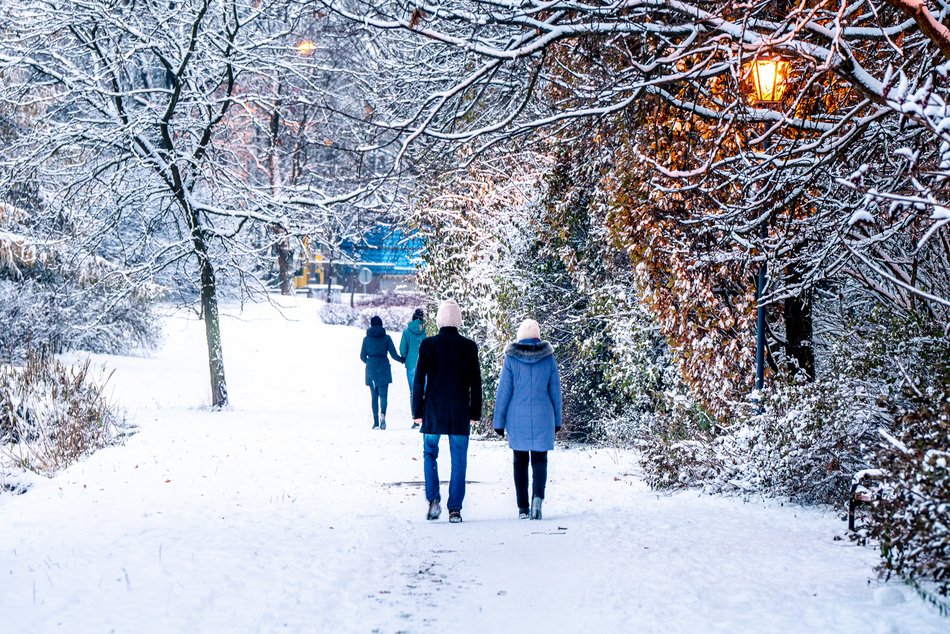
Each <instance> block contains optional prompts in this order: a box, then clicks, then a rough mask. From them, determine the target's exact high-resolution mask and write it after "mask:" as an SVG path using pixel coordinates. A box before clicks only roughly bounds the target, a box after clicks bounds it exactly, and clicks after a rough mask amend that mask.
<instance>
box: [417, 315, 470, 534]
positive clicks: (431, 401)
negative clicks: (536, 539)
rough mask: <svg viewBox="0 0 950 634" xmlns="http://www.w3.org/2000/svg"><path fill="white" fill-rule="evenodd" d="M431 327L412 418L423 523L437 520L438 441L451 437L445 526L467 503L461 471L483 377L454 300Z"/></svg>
mask: <svg viewBox="0 0 950 634" xmlns="http://www.w3.org/2000/svg"><path fill="white" fill-rule="evenodd" d="M435 322H436V324H437V325H438V326H439V334H437V335H435V336H433V337H428V338H426V339H423V340H422V343H421V344H420V345H419V362H418V364H417V365H416V376H415V378H414V379H413V385H412V416H413V419H414V420H415V422H417V423H419V424H420V425H421V426H422V428H421V429H420V431H421V432H422V434H423V436H422V443H423V451H422V454H423V472H424V473H425V482H426V500H428V502H429V512H428V514H427V515H426V519H430V520H435V519H438V518H439V515H440V514H441V512H442V508H441V507H440V506H439V503H440V502H441V500H442V496H441V494H440V492H439V469H438V464H437V459H438V457H439V439H440V438H441V437H442V435H443V434H447V435H448V437H449V453H450V454H451V456H452V476H451V479H450V480H449V503H448V508H449V521H450V522H452V523H457V522H461V521H462V500H463V499H464V498H465V469H466V466H467V460H468V437H469V434H470V433H471V430H472V424H473V423H477V422H478V420H479V419H480V418H481V416H482V373H481V368H480V366H479V364H478V345H476V343H475V342H474V341H472V340H471V339H466V338H465V337H463V336H462V335H460V334H459V330H458V329H459V326H461V325H462V311H461V309H460V308H459V305H458V304H457V303H456V302H455V300H452V299H448V300H445V301H444V302H442V305H441V306H439V312H438V313H437V314H436V317H435Z"/></svg>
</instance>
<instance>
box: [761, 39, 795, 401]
mask: <svg viewBox="0 0 950 634" xmlns="http://www.w3.org/2000/svg"><path fill="white" fill-rule="evenodd" d="M788 67H789V63H788V61H787V60H783V59H781V58H779V57H760V58H757V59H756V60H755V61H754V62H752V83H753V84H754V86H755V95H753V97H754V100H755V103H756V105H763V106H767V107H768V106H774V105H776V104H778V103H780V102H781V101H782V98H783V97H784V96H785V89H786V87H787V86H788ZM767 143H768V141H766V144H767ZM768 232H769V229H768V225H767V224H766V223H764V222H763V223H762V238H763V239H764V238H767V237H768ZM763 244H764V240H763ZM766 273H767V270H766V263H765V260H763V261H762V266H761V267H760V268H759V276H758V280H757V283H756V287H755V299H756V304H757V305H758V311H757V313H756V320H755V389H756V390H761V389H762V386H763V385H764V384H765V306H763V305H762V295H763V294H764V293H765V282H766Z"/></svg>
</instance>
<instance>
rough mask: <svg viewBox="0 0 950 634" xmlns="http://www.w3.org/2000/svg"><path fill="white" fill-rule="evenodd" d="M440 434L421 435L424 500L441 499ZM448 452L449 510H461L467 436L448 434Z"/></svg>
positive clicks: (463, 492)
mask: <svg viewBox="0 0 950 634" xmlns="http://www.w3.org/2000/svg"><path fill="white" fill-rule="evenodd" d="M441 437H442V435H441V434H423V435H422V456H423V471H424V472H425V476H426V500H428V501H430V502H431V501H432V500H441V499H442V496H441V495H440V494H439V466H438V464H437V463H436V460H437V459H438V457H439V438H441ZM449 453H450V454H451V456H452V477H451V478H450V479H449V504H448V509H449V510H450V511H461V510H462V500H463V499H465V467H466V465H467V462H468V436H459V435H455V434H449Z"/></svg>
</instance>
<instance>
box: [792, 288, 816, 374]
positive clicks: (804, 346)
mask: <svg viewBox="0 0 950 634" xmlns="http://www.w3.org/2000/svg"><path fill="white" fill-rule="evenodd" d="M785 339H786V344H785V351H786V353H787V354H788V356H789V357H791V358H793V359H795V361H796V362H797V363H798V367H799V368H800V369H801V370H802V371H804V372H805V374H807V375H808V378H809V380H814V379H815V350H814V347H813V346H812V341H811V339H812V316H811V301H810V298H808V297H789V298H788V299H786V300H785Z"/></svg>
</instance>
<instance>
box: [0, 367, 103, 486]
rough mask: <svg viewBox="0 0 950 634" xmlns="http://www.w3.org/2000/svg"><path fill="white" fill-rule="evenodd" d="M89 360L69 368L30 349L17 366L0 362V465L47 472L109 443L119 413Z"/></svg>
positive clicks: (6, 467) (0, 466)
mask: <svg viewBox="0 0 950 634" xmlns="http://www.w3.org/2000/svg"><path fill="white" fill-rule="evenodd" d="M104 383H105V382H102V383H99V382H98V381H97V380H96V378H95V377H94V376H93V374H92V372H91V371H90V367H89V361H88V360H87V361H86V362H84V363H82V364H81V365H79V366H78V367H76V368H69V367H67V366H65V365H63V364H62V363H60V362H59V361H57V360H56V359H55V358H53V357H52V356H51V355H48V354H30V355H29V356H28V357H27V359H26V363H25V365H24V366H23V367H22V368H18V367H13V366H0V448H2V449H0V469H26V470H29V471H33V472H36V473H40V474H44V475H48V474H51V473H52V472H54V471H57V470H59V469H62V468H64V467H66V466H68V465H69V464H71V463H72V462H74V461H76V460H77V459H78V458H80V457H82V456H84V455H86V454H88V453H90V452H92V451H95V450H96V449H100V448H102V447H105V446H107V445H110V444H112V443H114V442H115V440H116V438H117V436H118V431H119V429H120V427H121V426H122V420H121V418H120V416H119V415H118V414H117V413H116V411H115V410H114V409H113V407H112V405H111V404H110V403H109V402H108V400H107V399H106V397H105V395H104V393H103V390H104Z"/></svg>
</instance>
